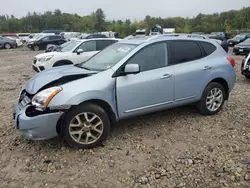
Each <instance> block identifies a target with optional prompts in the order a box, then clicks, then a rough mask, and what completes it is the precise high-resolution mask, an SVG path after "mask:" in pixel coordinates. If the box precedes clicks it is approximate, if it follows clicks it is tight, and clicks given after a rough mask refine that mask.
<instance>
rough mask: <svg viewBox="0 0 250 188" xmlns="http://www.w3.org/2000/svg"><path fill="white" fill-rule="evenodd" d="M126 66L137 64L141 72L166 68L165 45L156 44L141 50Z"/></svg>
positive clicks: (163, 43) (166, 55)
mask: <svg viewBox="0 0 250 188" xmlns="http://www.w3.org/2000/svg"><path fill="white" fill-rule="evenodd" d="M127 64H138V65H139V66H140V71H141V72H143V71H148V70H153V69H158V68H162V67H165V66H167V65H168V54H167V43H165V42H162V43H156V44H153V45H150V46H147V47H145V48H143V49H142V50H140V51H139V52H138V53H137V54H136V55H135V56H133V57H132V58H131V59H130V60H128V63H127Z"/></svg>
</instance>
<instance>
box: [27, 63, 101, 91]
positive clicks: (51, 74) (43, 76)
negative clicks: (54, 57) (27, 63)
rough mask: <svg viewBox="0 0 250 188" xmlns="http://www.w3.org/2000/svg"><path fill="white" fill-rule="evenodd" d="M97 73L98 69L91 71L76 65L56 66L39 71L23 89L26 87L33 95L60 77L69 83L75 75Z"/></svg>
mask: <svg viewBox="0 0 250 188" xmlns="http://www.w3.org/2000/svg"><path fill="white" fill-rule="evenodd" d="M95 73H97V71H89V70H86V69H82V68H78V67H76V66H74V65H66V66H60V67H55V68H52V69H47V70H44V71H42V72H39V73H37V74H36V75H35V76H33V77H32V78H31V79H30V80H29V81H28V82H27V83H26V84H25V86H24V88H23V89H25V90H26V91H27V92H28V93H29V94H32V95H33V94H36V93H37V92H38V91H39V90H40V89H41V88H42V87H44V86H46V85H47V84H50V83H52V82H55V81H60V79H64V83H67V82H70V81H73V80H76V78H74V76H75V77H77V78H84V77H87V76H90V75H91V74H95ZM67 78H68V79H67Z"/></svg>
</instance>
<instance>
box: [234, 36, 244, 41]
mask: <svg viewBox="0 0 250 188" xmlns="http://www.w3.org/2000/svg"><path fill="white" fill-rule="evenodd" d="M245 36H246V35H236V36H235V37H234V38H235V39H237V40H241V39H244V38H245Z"/></svg>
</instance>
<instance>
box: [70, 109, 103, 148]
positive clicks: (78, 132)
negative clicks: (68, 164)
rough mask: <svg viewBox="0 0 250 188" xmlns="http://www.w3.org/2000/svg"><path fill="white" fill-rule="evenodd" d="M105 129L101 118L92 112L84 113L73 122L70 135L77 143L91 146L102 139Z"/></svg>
mask: <svg viewBox="0 0 250 188" xmlns="http://www.w3.org/2000/svg"><path fill="white" fill-rule="evenodd" d="M103 129H104V126H103V122H102V120H101V118H100V117H99V116H97V115H96V114H94V113H91V112H84V113H81V114H78V115H76V116H75V117H74V118H73V119H72V120H71V122H70V125H69V134H70V136H71V138H72V139H73V140H74V141H75V142H77V143H79V144H84V145H89V144H92V143H94V142H96V141H97V140H98V139H100V137H101V136H102V133H103Z"/></svg>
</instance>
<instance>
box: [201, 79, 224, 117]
mask: <svg viewBox="0 0 250 188" xmlns="http://www.w3.org/2000/svg"><path fill="white" fill-rule="evenodd" d="M219 90H220V92H221V97H218V98H219V99H220V101H219V100H216V98H215V99H211V92H212V91H216V92H217V91H219ZM225 96H226V94H225V88H224V87H223V86H222V85H221V84H220V83H217V82H211V83H209V84H208V85H207V87H206V88H205V89H204V91H203V94H202V97H201V100H200V101H199V102H198V103H197V109H198V110H199V111H200V112H201V113H202V114H204V115H208V116H211V115H215V114H217V113H218V112H219V111H220V110H221V109H222V107H223V104H224V102H225ZM208 97H210V99H209V98H208ZM208 100H210V101H212V102H211V103H212V104H210V105H208V104H207V102H209V101H208ZM213 100H215V101H213ZM216 102H218V104H217V106H215V107H217V108H215V109H214V110H212V109H211V107H213V104H214V103H216ZM211 105H212V106H211ZM209 107H210V109H209Z"/></svg>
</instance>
